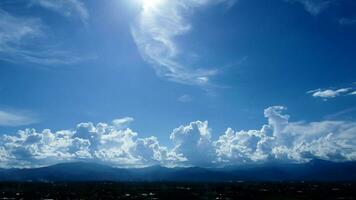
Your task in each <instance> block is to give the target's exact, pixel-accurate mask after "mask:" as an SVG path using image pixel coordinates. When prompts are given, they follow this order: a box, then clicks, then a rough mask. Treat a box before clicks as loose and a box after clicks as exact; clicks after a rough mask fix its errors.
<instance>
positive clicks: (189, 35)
mask: <svg viewBox="0 0 356 200" xmlns="http://www.w3.org/2000/svg"><path fill="white" fill-rule="evenodd" d="M355 44H356V2H355V1H353V0H328V1H327V0H268V1H267V0H262V1H261V0H238V1H234V0H221V1H214V0H207V1H199V0H185V1H184V0H173V1H168V0H132V1H129V0H111V1H94V0H88V1H84V0H83V1H81V0H73V1H65V0H63V1H50V0H31V1H27V0H16V1H14V0H2V1H1V2H0V135H3V137H5V136H14V135H16V133H17V131H18V130H24V129H26V128H35V129H36V130H37V131H38V132H41V131H42V130H43V129H51V130H52V131H53V132H54V133H55V132H56V131H59V130H71V131H74V130H75V129H76V126H77V124H79V123H82V122H93V123H94V124H96V123H99V122H103V123H107V124H110V123H111V121H112V120H114V119H125V117H126V119H128V118H127V117H130V119H131V118H133V120H129V121H130V122H131V123H130V125H127V124H125V125H123V126H125V128H126V127H130V129H132V130H133V131H135V132H137V133H138V136H139V137H140V138H146V137H150V136H155V137H157V138H158V140H159V143H160V145H163V146H166V147H168V149H171V148H174V147H175V149H173V150H172V151H173V152H175V153H177V154H179V153H181V154H182V156H183V157H185V158H186V159H187V160H188V162H189V161H194V162H191V163H190V164H192V165H200V164H201V163H203V162H201V160H199V159H195V157H194V156H190V154H189V153H188V152H187V151H188V150H187V151H186V150H184V149H181V150H179V148H178V147H177V146H179V147H181V148H183V146H184V145H185V144H189V145H190V146H189V145H188V146H189V147H187V149H188V148H190V147H191V144H193V143H194V141H193V142H185V139H186V137H188V136H186V135H187V134H188V135H189V131H184V130H178V131H177V132H179V131H182V135H181V136H180V137H178V135H179V134H178V133H175V134H176V135H174V133H172V131H173V129H174V128H177V127H179V126H181V125H182V126H188V125H189V123H191V122H193V126H192V127H193V128H192V130H195V126H197V127H199V126H200V125H199V123H197V124H195V122H196V121H197V120H200V121H201V122H202V123H204V121H208V123H209V128H210V129H209V130H210V131H208V132H209V135H211V137H212V138H211V139H210V140H211V145H212V146H214V147H215V148H217V147H216V144H215V143H214V142H213V141H214V140H217V139H218V137H219V136H221V135H223V134H224V132H225V131H226V129H227V128H229V127H231V128H232V129H234V130H235V131H238V130H260V129H261V127H262V126H263V125H264V124H266V125H267V126H271V127H272V129H273V130H274V131H273V137H275V138H278V137H279V135H283V137H284V136H286V135H294V136H295V135H298V134H299V132H298V131H299V130H301V129H303V128H305V129H313V132H312V133H310V134H309V135H308V133H306V136H303V137H300V138H299V139H296V137H295V138H293V140H294V141H295V143H293V145H296V143H301V141H302V142H304V143H308V142H310V144H315V143H313V141H314V140H315V141H314V142H316V141H319V140H318V138H317V137H314V136H313V137H311V135H313V134H316V133H318V134H319V136H320V138H322V137H326V135H327V134H329V133H333V134H334V136H335V135H336V136H337V135H338V134H339V135H340V137H339V139H340V138H341V139H340V140H336V139H335V142H336V143H337V142H339V143H338V144H340V145H341V143H342V144H344V143H345V142H344V143H343V142H341V140H342V141H345V138H347V140H348V142H351V144H348V145H351V146H352V144H354V142H356V141H355V135H356V132H355V131H356V128H355V127H356V125H355V123H356V78H355V77H356V45H355ZM271 106H283V109H277V108H276V107H274V108H275V109H276V110H275V111H273V115H272V114H271V115H269V114H268V112H266V111H265V112H264V110H265V109H267V110H268V108H271V109H272V107H271ZM285 109H286V110H285ZM282 110H283V111H282ZM287 115H288V116H289V122H287V123H289V125H288V126H289V127H285V128H284V129H283V130H284V132H283V131H281V130H282V129H281V130H279V128H278V127H279V125H278V123H279V122H280V121H278V120H281V119H282V118H283V119H287V118H288V117H287ZM274 120H275V121H277V122H275V121H274ZM132 121H133V122H132ZM330 121H331V122H339V123H343V124H337V125H335V124H332V125H330V124H328V125H325V123H328V122H330ZM313 122H315V123H316V124H314V125H315V127H314V125H313ZM283 123H284V122H283ZM283 123H282V124H283ZM276 124H277V125H276ZM191 125H192V124H191ZM324 125H325V126H324ZM311 126H313V127H314V128H311ZM120 127H121V125H120ZM317 128H319V129H318V130H317ZM119 129H120V130H121V128H119ZM198 130H199V131H198V132H199V133H198V136H199V137H200V139H201V138H204V137H205V136H206V134H205V132H204V131H202V129H200V128H198ZM303 130H304V129H303ZM118 131H119V130H118ZM279 131H280V132H281V134H279ZM288 131H292V132H291V133H290V132H288ZM293 131H294V132H293ZM74 132H75V131H74ZM173 132H174V131H173ZM262 132H263V131H262ZM287 132H288V134H287ZM179 133H180V132H179ZM263 134H264V132H263ZM266 134H267V132H266ZM346 134H349V135H346ZM183 135H184V136H183ZM173 136H175V137H173ZM250 136H251V135H250ZM319 136H318V137H319ZM336 136H335V137H336ZM170 137H171V138H170ZM192 137H195V136H194V135H193V136H192ZM258 137H260V136H258ZM298 137H299V136H298ZM309 137H310V138H312V139H310V138H309ZM73 138H74V136H73ZM176 138H180V139H176ZM182 138H183V139H182ZM320 138H319V139H320ZM84 139H86V138H84ZM171 140H173V142H172V141H171ZM237 140H238V141H244V140H243V139H237ZM309 140H310V141H309ZM199 141H200V142H201V140H199ZM263 141H265V140H263ZM278 141H279V140H278ZM320 141H322V139H320ZM320 141H319V142H320ZM90 142H91V145H93V141H91V140H90ZM200 142H198V143H197V144H198V146H199V145H201V143H200ZM25 143H26V142H25ZM99 143H100V142H99ZM213 143H214V144H213ZM304 143H303V144H304ZM346 143H347V142H346ZM0 144H2V146H3V147H4V152H8V151H10V150H8V149H7V148H10V147H8V146H7V145H8V144H9V141H6V142H5V139H3V141H2V143H1V142H0ZM17 144H18V145H20V144H19V143H17ZM100 144H102V143H100ZM194 144H195V143H194ZM232 144H236V143H233V142H232ZM145 145H146V143H145ZM209 145H210V144H209ZM209 145H208V146H209ZM239 145H240V146H239ZM239 145H237V146H239V148H240V147H241V146H243V145H250V143H248V144H245V143H241V144H239ZM289 145H291V144H290V143H288V144H284V143H283V145H282V144H281V145H280V146H286V147H288V148H289V147H290V146H289ZM325 145H326V144H325ZM325 145H324V146H325ZM15 146H16V145H15ZM311 146H313V145H311ZM324 146H323V147H324ZM348 147H349V146H348ZM11 148H15V147H13V146H12V147H11ZM31 148H32V147H31ZM105 148H106V147H105ZM135 148H136V150H137V148H138V147H137V146H135ZM204 148H205V147H204ZM226 148H227V149H230V150H226ZM226 148H223V149H224V150H221V149H220V150H216V149H215V150H214V151H216V152H217V153H218V156H220V158H221V159H227V160H229V161H230V162H232V161H231V160H234V159H235V160H234V162H239V161H241V160H252V161H256V160H257V161H259V159H260V158H262V156H261V155H260V154H258V155H257V154H256V155H255V154H253V153H259V152H260V150H259V149H258V148H260V147H259V144H257V143H256V144H255V147H254V148H252V149H251V152H250V151H249V153H250V154H251V155H250V154H248V155H249V156H250V157H249V159H242V158H240V156H241V155H242V154H244V155H245V154H246V156H247V153H246V152H244V153H241V152H240V153H237V154H238V155H239V156H234V155H233V152H234V151H235V150H236V148H237V147H236V148H235V147H231V146H229V147H226ZM340 148H341V147H340ZM345 148H346V147H345ZM79 149H80V148H79ZM89 149H90V150H91V152H90V153H93V152H95V151H96V152H99V150H98V149H97V150H93V149H92V148H89ZM103 149H104V147H103ZM276 149H277V148H276ZM290 149H293V148H292V147H290ZM27 150H28V149H27ZM37 150H38V149H37ZM319 150H320V149H319ZM348 150H349V151H351V152H344V151H343V149H342V148H341V150H335V152H340V151H341V152H344V153H342V156H344V157H343V158H342V159H339V157H338V159H333V158H334V157H333V158H332V156H331V155H333V156H334V154H335V152H332V153H330V152H329V153H325V155H324V154H323V153H320V152H319V151H318V150H315V149H314V150H310V152H312V153H311V154H313V155H314V156H315V157H318V158H325V159H330V160H345V159H347V160H353V159H356V153H355V151H354V149H351V150H350V148H348ZM12 151H13V149H12V150H11V152H12ZM28 151H30V152H31V153H33V152H34V151H35V150H33V149H31V150H28ZM38 151H39V150H38ZM130 151H131V150H130ZM169 151H170V150H169ZM203 151H205V150H202V152H203ZM225 151H228V152H230V154H229V155H228V156H226V157H224V158H222V157H221V155H220V154H219V152H220V153H221V152H223V153H224V152H225ZM268 151H270V152H272V150H268ZM276 151H277V150H276ZM273 152H274V151H273ZM42 153H43V152H42ZM225 153H226V152H225ZM299 153H300V152H299ZM237 154H236V155H237ZM252 154H253V155H254V156H255V157H253V156H252ZM0 155H2V154H1V149H0ZM31 155H32V154H31ZM36 155H39V154H36ZM41 155H42V154H41ZM46 155H49V154H46ZM71 155H74V154H71ZM76 155H77V154H76ZM78 155H79V153H78ZM93 155H94V154H93ZM95 155H96V154H95ZM140 155H141V154H140ZM145 155H146V154H145ZM154 155H156V154H154ZM160 155H161V154H160ZM278 155H279V154H278ZM298 155H299V154H298ZM301 155H302V154H301ZM303 155H304V154H303ZM32 156H34V154H33V155H32ZM229 156H230V157H229ZM259 156H261V157H259ZM293 156H295V157H293ZM323 156H324V157H323ZM328 156H329V157H328ZM9 157H10V156H9ZM15 157H16V155H15ZM143 157H144V156H142V155H141V158H143ZM168 157H169V156H168ZM270 157H273V158H274V159H279V157H278V156H277V154H276V155H272V156H270V155H269V156H268V159H269V158H270ZM282 157H283V156H282ZM286 157H288V159H291V160H296V159H297V158H296V157H298V156H296V154H292V153H290V154H288V156H286ZM301 157H303V156H301ZM34 158H35V160H36V159H38V157H36V156H34ZM232 158H234V159H232ZM283 158H284V157H283ZM298 158H299V157H298ZM41 159H42V158H41ZM66 159H72V157H70V158H66ZM95 159H99V160H104V161H105V162H111V160H110V158H107V159H101V158H98V157H96V158H95ZM115 159H116V158H115ZM155 159H156V160H155ZM155 159H153V160H155V161H157V158H156V157H155ZM161 159H163V158H161ZM175 159H177V158H175ZM207 159H208V158H207ZM209 159H210V157H209ZM214 159H216V158H214ZM214 159H212V160H214ZM239 159H240V160H239ZM254 159H255V160H254ZM263 159H267V157H266V158H265V157H264V158H263ZM299 159H301V158H299ZM0 160H1V159H0ZM9 160H10V159H8V160H7V161H8V163H10V164H9V165H17V164H18V163H21V164H19V165H26V163H27V164H28V162H25V161H24V159H22V160H21V159H19V158H18V161H14V160H12V161H13V162H9ZM51 160H52V161H53V158H51ZM146 160H149V159H146ZM236 160H237V161H236ZM52 161H51V162H52ZM195 161H196V162H195ZM120 162H121V163H120ZM122 162H123V161H117V162H116V161H115V162H114V163H119V165H121V164H122ZM159 162H163V161H159ZM243 162H245V161H243ZM29 163H34V162H33V161H30V162H29ZM43 163H47V162H46V161H43V160H41V161H40V162H39V165H41V164H43ZM141 164H142V163H141ZM203 164H206V163H203ZM203 164H202V165H203Z"/></svg>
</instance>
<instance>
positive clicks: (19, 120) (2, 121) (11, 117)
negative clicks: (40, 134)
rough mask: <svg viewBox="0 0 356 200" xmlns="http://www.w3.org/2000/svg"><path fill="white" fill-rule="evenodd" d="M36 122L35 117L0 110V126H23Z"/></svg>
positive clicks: (23, 113)
mask: <svg viewBox="0 0 356 200" xmlns="http://www.w3.org/2000/svg"><path fill="white" fill-rule="evenodd" d="M38 121H39V119H38V118H37V117H35V116H33V115H31V114H29V113H25V112H14V111H5V110H0V126H24V125H30V124H34V123H36V122H38Z"/></svg>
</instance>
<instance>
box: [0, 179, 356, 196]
mask: <svg viewBox="0 0 356 200" xmlns="http://www.w3.org/2000/svg"><path fill="white" fill-rule="evenodd" d="M355 198H356V184H355V183H320V182H319V183H316V182H307V183H305V182H246V183H245V182H239V183H172V182H155V183H148V182H144V183H137V182H136V183H128V182H126V183H115V182H69V183H68V182H61V183H39V182H38V183H15V182H7V183H0V199H48V200H49V199H151V200H154V199H164V200H167V199H226V200H228V199H355Z"/></svg>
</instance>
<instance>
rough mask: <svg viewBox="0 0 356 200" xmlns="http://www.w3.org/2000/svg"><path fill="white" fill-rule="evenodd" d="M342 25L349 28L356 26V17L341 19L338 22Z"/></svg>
mask: <svg viewBox="0 0 356 200" xmlns="http://www.w3.org/2000/svg"><path fill="white" fill-rule="evenodd" d="M338 22H339V24H340V25H344V26H348V25H355V24H356V17H354V18H341V19H339V20H338Z"/></svg>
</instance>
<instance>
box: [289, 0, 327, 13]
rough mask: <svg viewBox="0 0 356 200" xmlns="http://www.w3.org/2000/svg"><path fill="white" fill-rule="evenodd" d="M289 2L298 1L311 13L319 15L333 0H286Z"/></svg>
mask: <svg viewBox="0 0 356 200" xmlns="http://www.w3.org/2000/svg"><path fill="white" fill-rule="evenodd" d="M285 1H287V2H292V3H293V2H297V3H300V4H302V5H303V6H304V9H305V10H306V11H307V12H309V13H310V14H311V15H318V14H320V13H321V12H322V11H324V10H325V9H327V8H328V7H329V5H330V4H331V3H332V0H285Z"/></svg>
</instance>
